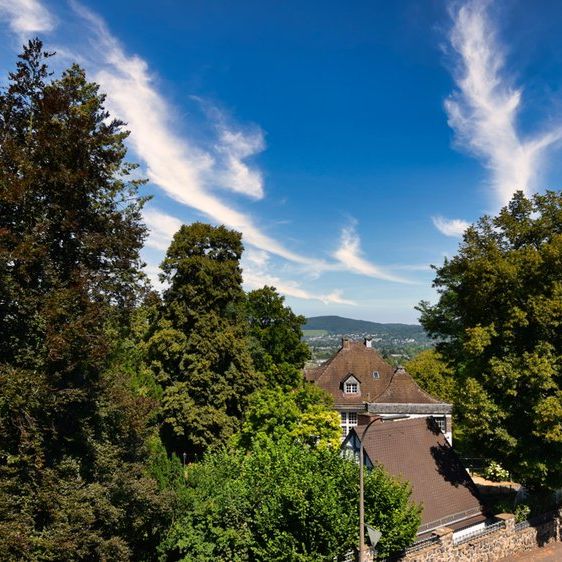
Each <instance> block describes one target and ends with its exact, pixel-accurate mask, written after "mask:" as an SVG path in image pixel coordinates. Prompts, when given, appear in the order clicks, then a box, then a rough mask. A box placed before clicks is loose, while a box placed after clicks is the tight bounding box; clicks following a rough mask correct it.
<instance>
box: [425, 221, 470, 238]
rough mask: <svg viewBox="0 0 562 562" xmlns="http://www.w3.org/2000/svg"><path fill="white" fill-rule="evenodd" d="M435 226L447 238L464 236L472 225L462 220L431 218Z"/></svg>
mask: <svg viewBox="0 0 562 562" xmlns="http://www.w3.org/2000/svg"><path fill="white" fill-rule="evenodd" d="M431 220H432V221H433V226H435V228H436V229H437V230H438V231H439V232H441V233H442V234H444V235H445V236H462V235H463V234H464V231H465V230H466V229H467V228H468V227H469V226H470V223H469V222H467V221H465V220H462V219H446V218H445V217H439V216H437V217H431Z"/></svg>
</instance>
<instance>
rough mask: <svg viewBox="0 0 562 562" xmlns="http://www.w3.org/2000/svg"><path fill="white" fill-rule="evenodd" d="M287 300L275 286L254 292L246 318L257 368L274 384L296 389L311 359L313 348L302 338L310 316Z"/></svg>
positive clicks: (247, 302)
mask: <svg viewBox="0 0 562 562" xmlns="http://www.w3.org/2000/svg"><path fill="white" fill-rule="evenodd" d="M284 301H285V298H284V297H282V296H281V295H279V293H278V292H277V290H276V289H275V287H267V286H266V287H263V288H261V289H256V290H254V291H250V292H249V293H248V295H247V300H246V318H247V321H248V324H249V326H250V336H251V338H252V340H253V345H252V357H253V360H254V365H255V366H256V368H257V369H258V370H259V371H260V372H261V373H263V374H264V376H265V378H266V380H267V381H268V383H269V385H270V386H273V387H274V386H282V387H284V388H293V387H295V386H298V385H299V384H300V382H301V380H302V369H303V367H304V363H305V361H306V360H307V359H309V358H310V349H309V348H308V345H307V344H306V343H305V342H303V341H302V327H303V326H304V324H305V323H306V318H305V317H304V316H299V315H297V314H295V313H294V312H293V311H292V310H291V309H290V308H289V307H288V306H285V302H284Z"/></svg>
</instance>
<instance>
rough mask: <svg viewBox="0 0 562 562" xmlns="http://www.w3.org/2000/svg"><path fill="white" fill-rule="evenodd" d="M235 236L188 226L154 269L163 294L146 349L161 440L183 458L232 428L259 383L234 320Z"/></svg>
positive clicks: (237, 300) (240, 321) (239, 321)
mask: <svg viewBox="0 0 562 562" xmlns="http://www.w3.org/2000/svg"><path fill="white" fill-rule="evenodd" d="M242 250H243V247H242V241H241V235H240V234H239V233H237V232H234V231H232V230H228V229H227V228H225V227H224V226H220V227H213V226H211V225H208V224H202V223H194V224H192V225H189V226H182V227H181V229H180V230H179V231H178V232H177V233H176V235H175V236H174V239H173V241H172V243H171V245H170V247H169V249H168V252H167V253H166V258H165V259H164V261H163V263H162V271H163V274H162V277H163V279H164V280H165V281H167V282H168V284H169V288H168V289H166V291H165V292H164V295H163V304H162V306H161V307H160V312H159V315H158V318H157V320H156V321H155V323H154V326H153V328H152V330H151V332H150V337H149V338H148V341H147V343H146V357H147V362H148V364H149V366H150V368H151V370H152V372H153V373H154V375H155V377H156V380H157V382H158V384H159V385H161V386H162V387H163V395H162V402H161V408H160V409H161V420H162V438H163V440H164V443H165V445H166V447H167V448H168V451H170V452H175V453H177V454H178V455H180V456H181V455H182V454H183V453H184V452H185V453H186V454H187V456H188V458H189V460H193V459H195V458H197V457H198V456H200V455H201V454H202V453H203V451H204V450H205V449H206V448H207V447H209V446H212V445H215V444H217V443H221V442H226V441H227V440H228V439H229V438H230V437H231V435H232V434H233V433H234V432H235V431H236V430H238V429H239V426H240V420H241V418H242V414H243V412H244V409H245V407H246V403H247V400H248V396H249V395H250V394H251V393H252V392H253V391H254V390H255V389H256V388H258V387H259V386H260V385H261V377H260V376H258V375H257V374H256V373H255V370H254V367H253V364H252V358H251V355H250V351H249V347H250V346H249V340H248V336H247V332H248V330H247V325H246V323H245V321H244V317H243V314H242V308H243V303H244V299H245V295H244V292H243V290H242V276H241V270H240V257H241V255H242Z"/></svg>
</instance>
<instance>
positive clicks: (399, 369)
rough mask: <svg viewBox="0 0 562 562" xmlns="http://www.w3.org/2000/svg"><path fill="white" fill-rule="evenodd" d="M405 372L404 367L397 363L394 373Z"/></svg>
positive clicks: (400, 373) (401, 373)
mask: <svg viewBox="0 0 562 562" xmlns="http://www.w3.org/2000/svg"><path fill="white" fill-rule="evenodd" d="M405 372H406V369H404V367H402V365H398V367H396V369H394V373H398V374H399V375H403V374H404V373H405Z"/></svg>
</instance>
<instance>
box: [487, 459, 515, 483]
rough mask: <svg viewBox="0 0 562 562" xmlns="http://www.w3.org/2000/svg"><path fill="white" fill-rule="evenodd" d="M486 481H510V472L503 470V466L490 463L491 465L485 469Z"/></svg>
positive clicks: (493, 462)
mask: <svg viewBox="0 0 562 562" xmlns="http://www.w3.org/2000/svg"><path fill="white" fill-rule="evenodd" d="M483 476H484V478H486V480H491V481H492V482H503V481H505V480H509V472H508V471H507V470H506V469H505V468H503V466H502V465H501V464H499V463H497V462H495V461H492V462H490V464H489V465H488V466H487V467H486V468H485V469H484V473H483Z"/></svg>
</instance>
